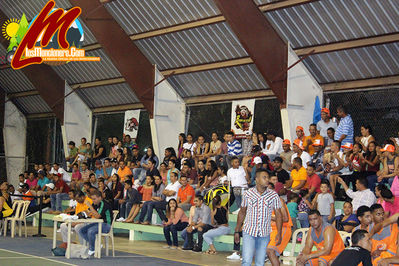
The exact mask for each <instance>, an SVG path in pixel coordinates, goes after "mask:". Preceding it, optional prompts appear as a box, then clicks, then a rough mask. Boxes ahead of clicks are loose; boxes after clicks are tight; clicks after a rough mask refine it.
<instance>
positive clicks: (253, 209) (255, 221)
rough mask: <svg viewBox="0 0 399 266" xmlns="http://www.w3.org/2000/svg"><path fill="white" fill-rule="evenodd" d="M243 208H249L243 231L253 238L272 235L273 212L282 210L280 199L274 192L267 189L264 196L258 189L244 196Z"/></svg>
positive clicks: (249, 190)
mask: <svg viewBox="0 0 399 266" xmlns="http://www.w3.org/2000/svg"><path fill="white" fill-rule="evenodd" d="M241 207H244V208H245V207H246V208H247V214H246V217H245V221H244V226H243V231H244V232H245V233H247V234H248V235H251V236H253V237H266V236H268V235H270V233H271V230H272V229H271V218H272V212H273V210H275V209H279V208H282V205H281V202H280V198H279V197H278V195H277V193H276V192H274V191H273V190H270V189H266V191H265V192H263V194H262V195H260V194H259V192H258V190H257V189H256V187H253V188H250V189H248V190H247V191H246V192H245V194H244V195H243V199H242V203H241Z"/></svg>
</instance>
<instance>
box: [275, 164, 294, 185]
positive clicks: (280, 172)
mask: <svg viewBox="0 0 399 266" xmlns="http://www.w3.org/2000/svg"><path fill="white" fill-rule="evenodd" d="M273 168H274V171H273V173H272V175H273V176H277V179H278V182H280V183H282V184H284V185H285V184H287V182H288V181H289V180H290V174H288V172H287V171H285V170H284V169H283V159H282V158H281V157H276V158H274V160H273Z"/></svg>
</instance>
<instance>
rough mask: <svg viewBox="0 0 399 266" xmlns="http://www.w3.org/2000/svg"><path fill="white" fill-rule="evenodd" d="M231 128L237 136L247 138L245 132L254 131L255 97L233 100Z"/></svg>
mask: <svg viewBox="0 0 399 266" xmlns="http://www.w3.org/2000/svg"><path fill="white" fill-rule="evenodd" d="M231 108H232V109H231V129H232V131H233V132H234V133H235V136H236V138H239V139H241V138H245V133H246V132H248V131H251V132H252V128H253V124H254V122H253V120H254V112H255V99H252V100H241V101H233V102H232V104H231Z"/></svg>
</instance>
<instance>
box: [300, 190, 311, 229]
mask: <svg viewBox="0 0 399 266" xmlns="http://www.w3.org/2000/svg"><path fill="white" fill-rule="evenodd" d="M308 192H309V191H308V190H307V189H302V190H301V191H300V192H299V199H298V201H299V203H298V220H299V222H300V224H301V228H308V227H309V221H308V212H309V211H310V208H311V207H312V204H311V203H310V201H309V200H308V199H307V195H308Z"/></svg>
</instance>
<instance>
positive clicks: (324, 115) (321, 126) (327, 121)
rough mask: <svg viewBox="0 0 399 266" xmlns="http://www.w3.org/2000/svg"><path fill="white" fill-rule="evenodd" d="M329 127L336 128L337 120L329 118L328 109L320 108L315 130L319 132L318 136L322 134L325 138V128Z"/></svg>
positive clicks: (326, 136)
mask: <svg viewBox="0 0 399 266" xmlns="http://www.w3.org/2000/svg"><path fill="white" fill-rule="evenodd" d="M329 128H333V129H334V130H335V129H336V128H337V122H336V121H333V120H332V119H331V116H330V109H328V108H322V109H321V120H320V121H319V122H317V131H318V132H319V134H320V136H322V137H323V138H324V139H327V138H328V135H327V130H328V129H329Z"/></svg>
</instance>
